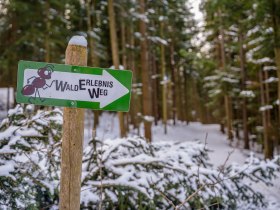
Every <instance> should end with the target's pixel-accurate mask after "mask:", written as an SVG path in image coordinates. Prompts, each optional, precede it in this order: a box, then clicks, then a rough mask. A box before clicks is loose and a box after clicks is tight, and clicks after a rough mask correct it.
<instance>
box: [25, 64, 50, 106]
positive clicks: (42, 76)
mask: <svg viewBox="0 0 280 210" xmlns="http://www.w3.org/2000/svg"><path fill="white" fill-rule="evenodd" d="M53 68H54V66H53V65H51V64H47V65H46V66H45V67H42V68H39V69H38V71H37V74H38V75H39V77H36V76H33V77H30V78H29V79H28V80H27V85H25V86H24V87H23V88H22V91H21V93H22V94H23V95H25V96H31V95H33V94H34V93H35V97H30V98H29V99H28V101H29V102H30V100H31V98H34V99H36V97H37V94H38V96H39V99H40V101H41V102H43V101H44V100H45V99H41V96H40V93H39V89H40V88H43V90H45V89H46V88H49V87H51V86H52V83H53V81H52V83H51V84H50V85H48V84H47V83H46V80H49V79H51V76H52V72H53ZM31 79H33V81H32V83H31V84H29V83H30V80H31ZM30 103H31V102H30Z"/></svg>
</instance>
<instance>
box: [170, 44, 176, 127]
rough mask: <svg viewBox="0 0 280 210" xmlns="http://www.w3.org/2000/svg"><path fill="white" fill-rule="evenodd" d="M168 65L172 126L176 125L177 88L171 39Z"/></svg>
mask: <svg viewBox="0 0 280 210" xmlns="http://www.w3.org/2000/svg"><path fill="white" fill-rule="evenodd" d="M170 65H171V71H172V74H171V75H172V83H173V85H172V86H173V89H172V103H173V104H172V118H173V125H176V112H177V108H176V86H177V79H176V67H175V60H174V41H173V39H172V41H171V45H170Z"/></svg>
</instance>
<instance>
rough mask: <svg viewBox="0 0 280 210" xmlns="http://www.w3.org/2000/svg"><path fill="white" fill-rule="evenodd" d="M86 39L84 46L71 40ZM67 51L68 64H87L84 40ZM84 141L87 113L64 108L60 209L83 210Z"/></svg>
mask: <svg viewBox="0 0 280 210" xmlns="http://www.w3.org/2000/svg"><path fill="white" fill-rule="evenodd" d="M75 38H76V40H77V39H78V40H79V39H82V41H83V42H82V44H81V43H80V42H79V41H78V42H75V41H74V42H71V40H72V41H73V40H75ZM71 40H70V42H69V44H68V46H67V49H66V55H65V56H66V57H65V64H68V65H76V66H86V65H87V47H86V46H87V44H86V43H87V42H86V40H85V38H83V37H73V38H72V39H71ZM83 139H84V110H83V109H78V108H64V111H63V135H62V154H61V156H62V158H61V179H60V193H59V209H60V210H78V209H80V193H81V172H82V155H83Z"/></svg>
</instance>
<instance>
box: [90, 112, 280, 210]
mask: <svg viewBox="0 0 280 210" xmlns="http://www.w3.org/2000/svg"><path fill="white" fill-rule="evenodd" d="M86 118H87V119H88V120H86V122H87V123H86V127H87V129H86V130H85V143H86V142H88V139H89V138H90V137H91V135H92V134H91V132H92V131H91V128H92V126H93V122H92V120H90V119H93V115H92V113H89V112H88V113H87V115H86ZM167 130H168V133H167V134H166V135H165V134H164V131H163V127H162V126H160V125H159V126H154V127H153V141H180V142H183V141H197V140H198V141H201V142H205V138H206V135H207V141H206V142H207V146H208V149H210V150H211V152H210V153H209V158H210V162H211V163H212V164H213V165H214V166H215V167H218V166H220V165H222V164H224V162H225V160H226V158H227V157H228V154H229V153H230V152H232V151H233V152H232V154H231V155H230V157H229V160H228V161H227V164H230V163H232V162H237V163H239V164H243V163H244V162H245V160H246V158H247V157H248V156H249V153H250V152H249V151H246V150H242V149H240V148H233V147H231V146H230V145H229V141H228V140H227V138H226V136H225V135H223V134H222V133H221V132H220V131H219V125H202V124H201V123H198V122H193V123H190V124H188V125H186V124H185V123H177V125H176V126H173V125H172V124H171V123H170V124H169V125H168V128H167ZM140 134H141V135H143V129H142V128H141V129H140ZM130 135H136V131H135V133H132V134H130ZM97 136H98V137H99V138H101V139H106V138H111V139H114V138H117V137H118V136H119V127H118V118H117V115H115V114H108V113H103V115H102V117H101V120H100V125H99V127H98V129H97ZM259 156H261V155H259ZM254 187H255V188H256V189H258V190H260V191H261V192H263V193H265V196H266V198H267V200H269V201H270V203H271V205H270V206H269V207H268V208H267V210H279V209H280V178H277V179H276V180H275V181H274V186H273V187H268V186H266V185H264V184H257V185H255V186H254Z"/></svg>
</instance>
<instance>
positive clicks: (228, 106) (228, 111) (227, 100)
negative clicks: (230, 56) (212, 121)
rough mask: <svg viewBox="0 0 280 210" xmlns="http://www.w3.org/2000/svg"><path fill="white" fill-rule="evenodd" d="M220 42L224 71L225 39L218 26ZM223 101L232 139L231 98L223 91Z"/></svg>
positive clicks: (228, 132) (228, 130)
mask: <svg viewBox="0 0 280 210" xmlns="http://www.w3.org/2000/svg"><path fill="white" fill-rule="evenodd" d="M220 36H221V38H220V44H221V61H222V62H221V64H222V66H221V67H222V70H223V71H225V69H226V55H225V44H224V43H225V40H224V29H223V28H222V27H221V28H220ZM224 102H225V110H226V121H227V123H226V125H227V136H228V139H229V140H230V141H232V140H233V133H232V117H231V113H232V110H231V108H232V107H231V103H230V102H231V99H230V96H229V95H228V93H225V96H224Z"/></svg>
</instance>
